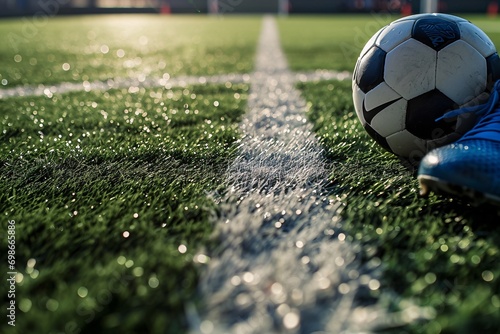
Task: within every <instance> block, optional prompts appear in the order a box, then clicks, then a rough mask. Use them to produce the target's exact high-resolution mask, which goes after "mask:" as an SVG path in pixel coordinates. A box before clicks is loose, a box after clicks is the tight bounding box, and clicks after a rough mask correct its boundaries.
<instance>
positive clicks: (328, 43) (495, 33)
mask: <svg viewBox="0 0 500 334" xmlns="http://www.w3.org/2000/svg"><path fill="white" fill-rule="evenodd" d="M398 18H399V16H396V15H389V14H387V15H375V14H373V15H325V16H290V17H287V18H281V19H280V20H279V21H278V22H279V27H280V33H281V40H282V44H283V49H284V51H285V53H286V55H287V57H288V61H289V63H290V67H291V68H292V69H293V70H294V71H308V70H316V69H328V70H338V71H353V69H354V66H355V65H356V60H357V58H358V56H359V53H360V52H361V50H362V49H363V47H364V45H365V44H366V42H368V40H369V39H370V38H371V37H372V36H373V35H374V34H375V33H376V32H377V31H378V30H379V29H380V28H382V27H383V26H385V25H387V24H389V23H390V22H391V21H393V20H396V19H398ZM465 18H467V19H468V20H470V21H471V22H472V23H474V24H475V25H477V26H478V27H479V28H481V29H483V30H484V31H485V32H486V34H488V36H489V37H490V38H491V39H492V41H493V42H494V43H495V45H497V47H498V46H500V30H499V29H498V22H499V21H498V20H496V19H490V18H487V17H485V16H479V15H469V16H465Z"/></svg>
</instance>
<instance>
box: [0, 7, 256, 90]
mask: <svg viewBox="0 0 500 334" xmlns="http://www.w3.org/2000/svg"><path fill="white" fill-rule="evenodd" d="M259 30H260V20H259V19H258V18H256V17H245V16H242V17H239V16H236V17H225V18H223V19H216V18H210V17H206V16H194V15H193V16H159V15H122V16H120V15H118V16H112V15H110V16H88V17H87V16H86V17H66V18H64V17H56V18H52V19H50V20H48V21H43V20H41V21H36V20H35V19H33V18H26V19H15V20H14V19H12V20H2V21H0V45H2V47H1V48H0V87H2V86H16V85H25V84H30V85H33V84H52V83H58V82H64V81H74V82H82V81H85V80H88V81H94V80H107V79H109V78H116V77H122V78H123V77H127V78H128V77H132V78H139V79H141V78H144V77H162V76H163V75H164V74H165V73H168V75H170V76H176V75H179V74H188V75H212V74H220V73H224V74H226V73H233V72H234V73H246V72H249V71H250V70H251V69H252V67H253V58H254V54H255V48H256V45H257V38H258V35H259ZM200 55H203V56H201V57H200Z"/></svg>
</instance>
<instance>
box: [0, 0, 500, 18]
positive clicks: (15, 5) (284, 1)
mask: <svg viewBox="0 0 500 334" xmlns="http://www.w3.org/2000/svg"><path fill="white" fill-rule="evenodd" d="M425 2H426V1H425V0H413V1H411V0H1V1H0V17H8V16H26V15H37V14H38V15H60V14H61V15H70V14H100V13H102V14H106V13H164V14H170V13H223V14H230V13H278V12H281V13H292V14H293V13H315V14H318V13H352V12H373V11H374V12H381V11H390V12H403V13H404V14H409V13H418V12H420V11H421V9H422V8H423V6H425ZM437 7H438V11H440V12H452V13H486V12H488V11H490V12H491V11H492V10H496V9H497V8H498V4H497V1H492V0H474V1H470V0H442V1H438V4H437Z"/></svg>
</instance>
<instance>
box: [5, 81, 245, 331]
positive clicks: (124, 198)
mask: <svg viewBox="0 0 500 334" xmlns="http://www.w3.org/2000/svg"><path fill="white" fill-rule="evenodd" d="M247 90H248V87H247V86H245V85H230V84H226V85H215V86H207V87H203V86H194V87H188V88H178V89H172V90H165V89H148V90H145V89H141V90H140V91H139V92H137V93H133V94H130V93H129V92H128V91H127V90H117V91H109V92H90V93H85V92H84V93H72V94H67V95H63V96H54V97H53V98H52V99H48V98H46V97H37V98H15V99H7V100H2V101H0V115H2V116H1V117H0V124H1V128H2V133H1V134H0V141H1V142H3V143H6V145H2V146H1V148H0V179H1V182H0V212H1V213H2V216H3V219H2V221H1V225H2V230H3V231H6V230H7V222H8V221H9V220H15V222H16V247H17V248H16V268H17V271H18V272H19V273H20V274H19V275H18V282H19V284H18V285H17V292H18V293H17V296H16V301H17V303H18V307H19V308H20V310H18V317H17V320H18V321H17V325H16V330H17V333H35V332H37V333H56V332H67V333H77V332H81V333H88V332H98V333H103V332H106V333H181V332H183V331H184V330H185V328H186V323H185V317H184V307H185V303H186V302H187V301H189V300H192V297H193V294H194V292H195V289H196V284H197V277H198V271H197V268H196V264H195V262H196V260H197V257H196V252H197V251H198V250H199V249H200V248H201V247H202V246H205V245H207V244H208V243H209V236H210V234H211V231H212V225H211V223H210V219H211V218H212V215H213V214H214V212H215V211H216V210H217V207H216V204H215V203H214V201H213V200H211V199H210V196H209V194H210V192H212V191H214V190H216V189H217V188H218V187H219V185H220V184H221V182H222V176H223V172H224V170H225V168H226V165H227V164H228V162H229V161H230V160H231V158H232V155H233V153H234V142H235V140H237V139H238V136H239V134H238V132H237V128H236V125H235V123H236V122H238V121H239V118H240V116H241V115H242V113H243V112H244V109H245V105H246V97H247ZM2 235H3V237H2V240H1V241H0V243H1V247H2V249H4V250H5V249H7V245H6V242H7V238H6V237H5V234H2ZM182 245H183V246H182ZM179 247H180V248H179ZM184 247H185V248H184ZM183 248H184V249H183ZM4 254H6V252H4ZM2 258H4V257H2ZM4 262H5V263H6V262H7V261H6V260H5V261H4ZM202 262H203V260H202ZM0 326H1V328H2V332H3V333H5V331H4V330H5V329H6V321H3V322H2V324H1V325H0Z"/></svg>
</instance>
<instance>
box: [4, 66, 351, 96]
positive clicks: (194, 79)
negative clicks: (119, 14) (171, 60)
mask: <svg viewBox="0 0 500 334" xmlns="http://www.w3.org/2000/svg"><path fill="white" fill-rule="evenodd" d="M295 76H296V78H297V80H299V81H303V82H307V81H320V80H331V79H336V80H344V79H350V77H351V74H350V73H349V72H336V71H325V70H320V71H314V72H302V73H297V74H296V75H295ZM249 80H250V76H249V75H248V74H223V75H213V76H179V77H173V78H170V77H168V76H166V77H164V78H153V79H144V80H139V79H120V78H117V79H110V80H107V81H93V82H89V81H86V82H80V83H77V82H63V83H59V84H54V85H37V86H19V87H13V88H4V89H0V100H1V99H5V98H9V97H21V96H43V95H45V96H48V97H52V95H54V94H64V93H70V92H84V91H86V92H90V91H104V90H108V89H117V88H118V89H121V88H127V89H137V88H139V87H145V88H155V87H165V88H172V87H185V86H187V85H200V84H221V83H226V82H231V83H246V82H249Z"/></svg>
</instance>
